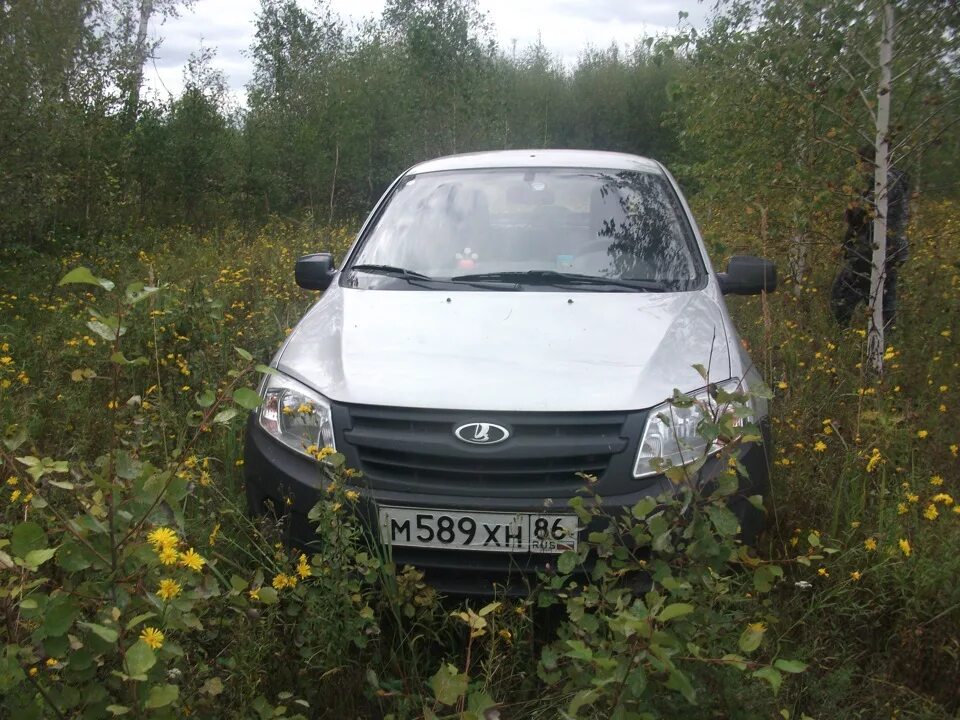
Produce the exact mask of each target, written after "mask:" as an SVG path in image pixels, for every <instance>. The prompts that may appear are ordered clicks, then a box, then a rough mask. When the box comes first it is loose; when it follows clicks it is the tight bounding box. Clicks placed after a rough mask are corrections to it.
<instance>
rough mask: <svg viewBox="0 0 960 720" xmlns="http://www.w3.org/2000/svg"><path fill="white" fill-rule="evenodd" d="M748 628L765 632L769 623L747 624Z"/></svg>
mask: <svg viewBox="0 0 960 720" xmlns="http://www.w3.org/2000/svg"><path fill="white" fill-rule="evenodd" d="M747 630H749V631H750V632H752V633H765V632H766V631H767V624H766V623H762V622H755V623H750V624H749V625H747Z"/></svg>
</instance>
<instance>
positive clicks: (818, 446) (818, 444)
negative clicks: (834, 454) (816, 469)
mask: <svg viewBox="0 0 960 720" xmlns="http://www.w3.org/2000/svg"><path fill="white" fill-rule="evenodd" d="M826 449H827V444H826V443H825V442H824V441H823V440H817V442H816V444H815V445H814V446H813V451H814V452H823V451H824V450H826Z"/></svg>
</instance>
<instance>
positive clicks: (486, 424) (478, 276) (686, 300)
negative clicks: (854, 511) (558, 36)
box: [245, 150, 776, 592]
mask: <svg viewBox="0 0 960 720" xmlns="http://www.w3.org/2000/svg"><path fill="white" fill-rule="evenodd" d="M296 279H297V282H298V283H299V284H300V286H301V287H304V288H309V289H314V290H323V291H324V292H323V295H322V296H321V297H320V299H319V301H318V302H317V303H316V304H315V305H314V306H313V307H312V308H311V309H310V310H309V311H308V312H307V314H306V315H305V316H304V317H303V319H302V320H301V321H300V322H299V323H298V324H297V326H296V328H295V329H294V331H293V333H291V335H290V336H289V338H288V339H287V341H286V342H285V343H284V345H283V346H282V347H281V348H280V350H279V352H278V353H277V354H276V356H275V358H274V360H273V363H272V366H273V367H274V368H276V370H277V371H278V372H277V374H275V375H270V376H268V377H267V378H266V379H265V382H264V384H263V387H262V389H261V392H262V394H263V399H264V402H263V404H262V406H261V407H260V408H259V409H258V410H257V411H255V413H254V414H253V415H252V417H251V419H250V422H249V426H248V432H247V440H246V463H245V468H246V470H245V472H246V481H247V494H248V500H249V503H250V507H251V510H252V511H254V512H261V511H262V510H263V509H264V508H265V507H266V505H267V504H268V503H269V502H270V501H272V502H273V504H274V506H275V507H277V508H283V507H284V504H285V503H284V502H283V500H284V499H285V498H291V499H292V500H293V503H292V506H291V508H290V509H291V511H292V514H291V528H292V532H293V536H292V539H293V540H294V541H295V542H297V543H303V544H306V543H309V541H310V539H311V537H312V531H311V529H310V527H309V525H308V523H307V521H306V513H307V512H308V511H309V509H310V508H311V507H312V506H313V504H314V503H315V502H316V501H317V499H318V498H319V497H320V495H321V487H320V485H321V479H320V478H321V473H319V472H318V471H317V467H316V464H315V463H316V461H315V460H314V459H313V458H312V457H310V456H309V455H308V454H307V453H306V448H307V447H308V446H311V445H314V446H320V447H323V446H330V447H335V448H336V450H337V451H338V452H340V453H342V454H343V455H345V456H346V459H347V464H348V466H350V467H353V468H356V469H358V470H360V471H361V472H362V480H361V483H360V489H361V492H362V498H361V501H360V502H359V504H358V507H359V508H360V512H361V513H362V514H363V516H364V517H365V518H367V519H369V522H370V527H371V529H372V530H373V531H374V532H375V533H378V534H379V537H380V539H381V540H382V541H383V542H384V543H386V544H389V545H390V546H391V547H392V553H393V557H394V559H395V561H396V562H397V563H398V564H404V563H409V564H412V565H416V566H418V567H421V568H423V569H425V570H426V572H427V577H428V579H430V580H431V581H433V582H434V583H435V584H436V585H438V586H439V587H441V588H445V589H448V590H453V591H463V592H469V591H471V590H472V589H477V588H479V589H480V590H483V591H487V592H489V589H490V582H491V581H497V582H504V580H505V579H506V576H507V575H508V574H511V573H514V574H515V573H520V574H522V573H529V572H531V571H533V570H535V569H537V568H538V567H542V566H544V565H545V564H546V563H548V562H550V561H551V559H555V557H556V554H557V553H560V552H563V551H564V550H567V549H573V548H575V547H576V545H577V543H578V542H580V540H581V537H582V536H583V534H584V532H585V529H584V528H582V527H579V526H578V522H577V518H576V516H575V515H574V514H573V513H572V512H571V511H570V510H569V508H568V507H567V502H568V500H569V499H570V498H571V497H574V496H575V495H577V494H578V489H579V488H581V487H582V485H583V483H584V479H583V476H582V475H581V474H580V473H587V474H590V475H593V476H595V477H596V478H597V481H596V483H595V484H594V490H595V491H596V492H597V493H599V494H600V495H601V496H602V497H603V498H604V507H605V508H607V509H608V510H610V509H612V508H617V507H630V506H632V505H633V504H634V503H636V502H637V501H638V500H639V499H640V498H642V497H644V496H648V495H658V494H660V493H663V492H667V491H670V490H671V489H672V485H671V483H670V481H669V480H667V479H666V478H665V477H664V476H663V475H662V474H659V473H658V472H657V471H656V467H657V464H656V462H655V458H657V457H664V458H668V459H671V460H672V461H673V462H674V463H676V462H680V461H681V456H682V455H684V454H685V455H686V456H687V457H689V456H690V455H691V453H692V451H691V449H690V448H691V445H690V444H689V443H690V442H691V441H693V442H694V449H695V441H696V437H695V434H696V433H695V430H696V423H697V421H698V420H699V417H698V416H697V413H696V412H695V411H690V413H689V414H688V416H687V418H686V422H678V423H674V426H673V427H668V426H666V425H665V424H664V423H663V421H662V420H660V419H659V418H658V417H657V416H658V414H659V413H660V412H661V406H663V404H664V402H665V401H666V400H667V399H668V398H670V397H671V396H672V395H673V393H674V389H679V390H680V391H682V392H686V393H691V394H694V395H695V394H697V393H698V392H704V391H705V388H704V384H705V383H704V380H703V378H702V377H701V375H700V374H699V373H698V372H697V371H696V370H695V369H694V367H693V366H694V365H696V364H700V365H703V366H706V367H708V368H709V379H710V382H711V383H717V384H721V385H723V384H724V383H729V384H731V385H737V384H739V383H744V384H747V385H749V384H751V383H752V382H755V381H756V380H759V376H758V374H757V371H756V369H755V367H754V365H753V363H752V362H751V361H750V358H749V357H747V355H746V354H745V352H744V350H743V347H742V345H741V343H740V341H739V338H738V336H737V332H736V329H735V328H734V326H733V323H732V322H731V320H730V317H729V315H728V313H727V309H726V306H725V304H724V300H723V295H724V293H739V294H754V293H759V292H761V291H762V290H767V291H771V290H773V289H774V288H775V286H776V273H775V269H774V267H773V265H772V263H770V262H769V261H766V260H763V259H760V258H753V257H735V258H733V259H732V260H731V261H730V265H729V268H728V271H727V272H726V273H723V274H718V273H716V272H714V270H713V268H712V267H711V265H710V260H709V258H708V257H707V252H706V249H705V246H704V243H703V239H702V238H701V236H700V232H699V230H698V228H697V225H696V223H695V222H694V219H693V216H692V214H691V212H690V209H689V207H688V206H687V203H686V201H685V199H684V197H683V195H682V193H681V192H680V189H679V187H678V186H677V183H676V181H675V180H674V179H673V177H672V176H671V175H670V173H669V172H668V171H667V170H666V169H665V168H664V167H663V165H661V164H660V163H658V162H656V161H654V160H649V159H645V158H642V157H636V156H633V155H624V154H619V153H608V152H593V151H578V150H509V151H501V152H485V153H475V154H467V155H456V156H452V157H444V158H439V159H436V160H431V161H428V162H424V163H421V164H419V165H416V166H414V167H412V168H411V169H409V170H408V171H406V172H405V173H403V175H401V176H400V177H399V178H398V179H397V180H396V181H395V182H394V183H393V185H392V186H391V187H390V188H389V189H388V190H387V192H386V193H385V194H384V196H383V197H382V198H381V199H380V201H379V202H378V203H377V205H376V206H375V207H374V209H373V211H372V212H371V213H370V216H369V217H368V218H367V220H366V222H365V223H364V225H363V227H362V228H361V230H360V233H359V235H358V236H357V239H356V242H355V243H354V245H353V247H352V248H351V250H350V251H349V253H348V254H347V256H346V258H345V259H344V261H343V263H342V264H341V265H340V267H339V268H335V267H334V263H333V259H332V256H331V255H329V254H327V253H317V254H314V255H308V256H306V257H303V258H301V259H300V260H299V261H298V262H297V267H296ZM304 406H307V407H309V408H310V410H311V412H309V413H306V414H304V413H302V412H293V410H295V409H298V408H302V407H304ZM754 410H755V412H756V414H757V416H758V418H757V419H758V420H759V421H760V424H761V427H763V428H767V427H768V423H767V421H766V414H767V409H766V405H765V403H764V402H763V401H757V402H756V404H755V407H754ZM678 434H679V435H681V436H683V437H680V438H678V437H677V435H678ZM701 454H702V453H701ZM741 461H742V462H743V463H744V465H745V466H746V467H747V469H748V470H749V485H750V487H746V488H744V494H745V495H747V494H754V493H762V492H763V491H764V489H765V487H766V483H767V472H768V470H767V468H768V464H767V461H766V449H765V447H764V446H763V445H762V444H759V443H758V444H756V445H755V446H752V447H750V448H749V449H748V450H747V452H746V453H745V454H744V455H743V457H742V458H741ZM714 464H716V463H714ZM717 470H718V468H716V467H712V466H711V463H710V462H708V464H707V465H706V466H705V467H704V469H703V470H702V475H703V477H705V478H709V477H710V475H711V473H716V472H717ZM750 507H751V506H750V505H749V504H748V503H747V502H746V501H744V502H742V503H740V505H739V506H738V507H737V506H735V509H737V511H738V514H739V515H740V516H741V524H742V525H743V526H744V531H745V533H746V531H747V526H748V525H750V526H751V527H753V528H755V527H756V518H752V517H751V516H750V513H749V508H750Z"/></svg>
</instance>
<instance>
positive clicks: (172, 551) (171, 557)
mask: <svg viewBox="0 0 960 720" xmlns="http://www.w3.org/2000/svg"><path fill="white" fill-rule="evenodd" d="M157 555H158V556H159V557H160V562H161V563H163V564H164V565H176V563H177V558H179V557H180V553H178V552H177V549H176V548H175V547H173V546H172V545H166V546H164V547H162V548H160V549H159V551H157Z"/></svg>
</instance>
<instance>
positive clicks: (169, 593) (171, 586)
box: [157, 578, 183, 602]
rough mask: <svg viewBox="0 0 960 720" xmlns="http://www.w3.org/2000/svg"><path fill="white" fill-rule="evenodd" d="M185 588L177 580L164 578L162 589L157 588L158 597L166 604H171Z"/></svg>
mask: <svg viewBox="0 0 960 720" xmlns="http://www.w3.org/2000/svg"><path fill="white" fill-rule="evenodd" d="M182 590H183V588H182V587H181V586H180V583H178V582H177V581H176V580H171V579H170V578H164V579H163V580H161V581H160V587H159V588H157V596H158V597H159V598H160V599H161V600H164V601H165V602H170V601H171V600H173V599H174V598H175V597H177V596H178V595H179V594H180V592H181V591H182Z"/></svg>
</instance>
